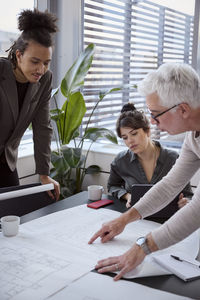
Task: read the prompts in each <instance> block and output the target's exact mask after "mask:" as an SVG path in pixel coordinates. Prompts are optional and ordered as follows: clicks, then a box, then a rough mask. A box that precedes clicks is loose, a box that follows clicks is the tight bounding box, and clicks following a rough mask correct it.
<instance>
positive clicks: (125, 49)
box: [83, 0, 195, 140]
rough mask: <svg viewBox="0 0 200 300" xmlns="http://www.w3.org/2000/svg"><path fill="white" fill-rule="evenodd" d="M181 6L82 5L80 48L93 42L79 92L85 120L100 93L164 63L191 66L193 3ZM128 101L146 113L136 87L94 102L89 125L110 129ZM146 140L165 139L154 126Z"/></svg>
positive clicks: (97, 0)
mask: <svg viewBox="0 0 200 300" xmlns="http://www.w3.org/2000/svg"><path fill="white" fill-rule="evenodd" d="M187 2H188V1H185V4H184V3H183V1H182V0H181V1H164V0H163V1H162V0H160V1H159V0H157V1H145V0H144V1H141V0H137V1H133V0H126V1H124V0H109V1H108V0H92V1H91V0H85V1H84V29H83V37H84V47H85V46H87V45H88V44H89V43H94V44H96V54H95V57H94V60H93V64H92V67H91V68H90V71H89V74H88V76H87V78H86V81H85V86H84V91H83V92H84V95H85V99H86V105H87V115H86V118H85V122H86V121H87V116H88V114H89V113H90V112H91V110H92V108H93V107H94V105H95V103H96V101H97V98H98V93H99V91H100V90H102V89H109V88H112V87H115V86H118V85H121V84H131V85H132V86H133V85H134V84H137V83H138V82H139V81H140V80H142V79H143V78H144V76H145V74H147V73H148V72H149V71H151V70H154V69H157V68H158V66H159V65H161V64H162V63H164V62H169V61H176V62H185V63H189V64H191V63H192V46H193V24H194V20H193V19H194V4H195V3H194V1H190V2H189V5H188V4H187ZM171 3H172V4H171ZM174 3H176V4H174ZM170 5H171V7H170ZM183 8H185V10H184V11H183ZM128 101H131V102H133V103H134V104H135V106H136V107H137V109H142V110H144V111H146V106H145V99H144V98H142V97H141V96H140V95H139V94H138V93H137V90H136V89H134V88H132V89H129V90H124V91H122V92H116V93H113V94H110V95H108V96H107V97H106V98H104V100H103V101H102V102H101V103H100V104H99V108H98V109H97V110H96V112H95V114H94V117H93V123H91V126H96V127H106V128H109V129H112V130H114V129H115V123H116V118H117V117H118V115H119V113H120V110H121V108H122V106H123V104H125V103H127V102H128ZM152 136H153V138H157V139H171V136H170V137H168V134H167V133H163V132H160V131H159V130H158V129H157V128H156V127H152ZM177 139H178V137H177V136H176V140H177Z"/></svg>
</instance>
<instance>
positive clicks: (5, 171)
mask: <svg viewBox="0 0 200 300" xmlns="http://www.w3.org/2000/svg"><path fill="white" fill-rule="evenodd" d="M15 185H19V177H18V173H17V169H15V170H14V171H13V172H12V171H11V170H10V168H9V167H8V165H7V163H4V162H3V163H2V162H0V188H2V187H8V186H15Z"/></svg>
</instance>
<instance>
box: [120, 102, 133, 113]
mask: <svg viewBox="0 0 200 300" xmlns="http://www.w3.org/2000/svg"><path fill="white" fill-rule="evenodd" d="M134 110H136V108H135V106H134V104H133V103H127V104H125V105H124V106H123V107H122V109H121V113H123V112H125V111H134Z"/></svg>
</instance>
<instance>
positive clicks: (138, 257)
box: [95, 244, 146, 281]
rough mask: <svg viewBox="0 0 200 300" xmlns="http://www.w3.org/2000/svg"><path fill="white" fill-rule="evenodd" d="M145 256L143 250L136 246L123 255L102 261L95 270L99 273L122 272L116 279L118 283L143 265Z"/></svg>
mask: <svg viewBox="0 0 200 300" xmlns="http://www.w3.org/2000/svg"><path fill="white" fill-rule="evenodd" d="M145 256H146V254H145V253H144V251H143V250H142V248H141V247H140V246H138V245H136V244H134V245H133V247H131V249H129V250H128V251H127V252H125V253H124V254H123V255H120V256H114V257H109V258H106V259H103V260H100V261H99V262H98V263H97V265H96V266H95V269H97V270H98V272H99V273H105V272H116V271H120V272H119V273H118V274H117V275H116V276H115V277H114V280H115V281H117V280H119V279H120V278H121V277H122V276H123V275H125V274H126V273H128V272H129V271H131V270H133V269H135V268H136V267H137V266H138V265H139V264H141V262H142V261H143V260H144V258H145Z"/></svg>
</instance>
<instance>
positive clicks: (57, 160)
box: [51, 151, 70, 174]
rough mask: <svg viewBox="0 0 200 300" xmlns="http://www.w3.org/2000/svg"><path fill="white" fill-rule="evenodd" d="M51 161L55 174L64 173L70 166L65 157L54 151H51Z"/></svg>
mask: <svg viewBox="0 0 200 300" xmlns="http://www.w3.org/2000/svg"><path fill="white" fill-rule="evenodd" d="M51 163H52V165H53V166H54V168H55V169H56V171H57V174H65V173H67V172H68V171H69V169H70V166H69V164H68V163H67V161H66V160H65V158H64V157H63V156H61V155H59V154H58V153H57V152H54V151H53V152H52V153H51Z"/></svg>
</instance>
